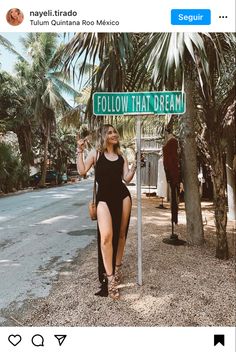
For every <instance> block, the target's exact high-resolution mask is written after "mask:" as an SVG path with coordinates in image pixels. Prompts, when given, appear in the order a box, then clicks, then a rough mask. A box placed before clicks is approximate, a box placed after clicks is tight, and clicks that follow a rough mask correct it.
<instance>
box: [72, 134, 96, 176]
mask: <svg viewBox="0 0 236 352" xmlns="http://www.w3.org/2000/svg"><path fill="white" fill-rule="evenodd" d="M84 148H85V141H84V140H83V139H80V140H78V142H77V159H76V165H77V170H78V173H79V174H80V176H84V175H86V173H87V172H88V170H89V169H90V168H91V167H92V165H94V162H95V157H96V150H91V151H90V152H89V154H88V156H87V158H86V159H85V160H84V157H83V154H84Z"/></svg>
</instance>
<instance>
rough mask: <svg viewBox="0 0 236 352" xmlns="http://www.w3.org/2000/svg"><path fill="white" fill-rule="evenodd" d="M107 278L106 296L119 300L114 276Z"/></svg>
mask: <svg viewBox="0 0 236 352" xmlns="http://www.w3.org/2000/svg"><path fill="white" fill-rule="evenodd" d="M107 278H108V296H109V297H110V298H112V299H114V300H116V299H119V298H120V293H119V289H118V287H117V284H116V281H115V276H113V275H112V274H111V275H107Z"/></svg>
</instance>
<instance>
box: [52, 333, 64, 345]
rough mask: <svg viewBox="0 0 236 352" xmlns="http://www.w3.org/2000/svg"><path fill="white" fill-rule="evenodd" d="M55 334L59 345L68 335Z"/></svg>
mask: <svg viewBox="0 0 236 352" xmlns="http://www.w3.org/2000/svg"><path fill="white" fill-rule="evenodd" d="M54 336H55V338H56V339H57V340H58V343H59V346H61V345H62V344H63V342H64V341H65V338H66V336H67V335H54Z"/></svg>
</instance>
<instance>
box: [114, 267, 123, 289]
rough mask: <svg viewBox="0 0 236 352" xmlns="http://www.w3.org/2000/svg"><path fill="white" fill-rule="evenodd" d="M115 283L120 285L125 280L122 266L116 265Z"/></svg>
mask: <svg viewBox="0 0 236 352" xmlns="http://www.w3.org/2000/svg"><path fill="white" fill-rule="evenodd" d="M114 277H115V282H116V284H117V285H120V284H121V282H122V280H123V274H122V264H119V265H116V266H115V275H114Z"/></svg>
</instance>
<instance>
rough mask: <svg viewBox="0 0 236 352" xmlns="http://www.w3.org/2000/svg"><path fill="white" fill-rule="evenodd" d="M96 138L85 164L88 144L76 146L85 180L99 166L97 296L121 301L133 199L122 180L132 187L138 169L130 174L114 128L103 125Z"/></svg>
mask: <svg viewBox="0 0 236 352" xmlns="http://www.w3.org/2000/svg"><path fill="white" fill-rule="evenodd" d="M97 137H98V140H97V148H96V150H92V151H91V152H90V153H89V155H88V156H87V158H86V160H85V161H84V160H83V151H84V148H85V141H84V140H83V139H80V140H79V141H78V142H77V146H78V147H77V167H78V172H79V174H80V175H82V176H83V175H85V174H86V173H87V171H88V170H89V169H90V168H91V167H92V165H95V164H96V166H95V179H96V182H97V184H98V191H97V195H96V204H97V221H98V273H99V281H100V283H101V290H100V291H99V292H98V293H97V295H100V296H107V295H109V296H110V297H111V298H113V299H118V298H119V289H118V285H119V284H120V283H121V280H122V272H121V266H122V258H123V253H124V247H125V241H126V236H127V232H128V226H129V219H130V212H131V196H130V193H129V191H128V189H127V187H126V186H125V184H124V183H123V181H122V179H123V180H124V181H125V182H127V183H129V182H130V181H131V180H132V178H133V176H134V173H135V169H136V167H135V166H134V165H133V166H132V168H131V169H130V170H129V167H128V162H127V159H126V158H125V156H124V155H122V154H121V151H120V144H119V135H118V132H117V130H116V129H115V128H114V127H113V126H112V125H103V126H102V127H101V128H100V129H99V130H98V135H97ZM96 159H97V160H96Z"/></svg>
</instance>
